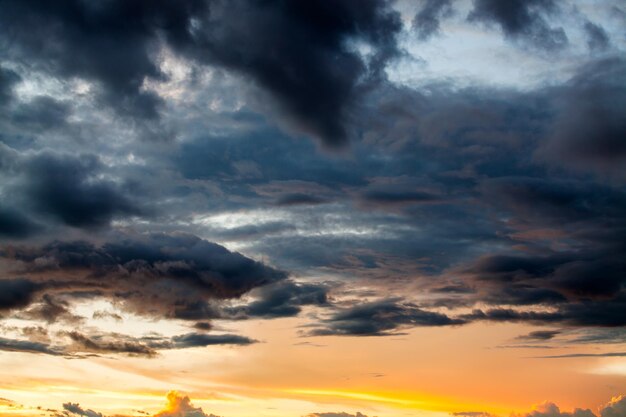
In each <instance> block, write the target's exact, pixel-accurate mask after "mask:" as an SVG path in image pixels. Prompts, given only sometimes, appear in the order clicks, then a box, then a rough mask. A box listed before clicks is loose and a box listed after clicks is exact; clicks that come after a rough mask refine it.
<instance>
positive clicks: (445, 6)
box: [413, 0, 453, 41]
mask: <svg viewBox="0 0 626 417" xmlns="http://www.w3.org/2000/svg"><path fill="white" fill-rule="evenodd" d="M452 12H453V11H452V0H424V1H423V3H422V7H421V9H420V11H419V12H417V14H416V15H415V17H414V18H413V28H414V29H415V30H416V31H417V34H418V37H419V38H420V39H421V40H423V41H425V40H428V39H430V38H431V37H433V36H435V35H437V34H438V33H439V26H440V20H441V19H442V18H444V17H447V16H449V15H451V14H452Z"/></svg>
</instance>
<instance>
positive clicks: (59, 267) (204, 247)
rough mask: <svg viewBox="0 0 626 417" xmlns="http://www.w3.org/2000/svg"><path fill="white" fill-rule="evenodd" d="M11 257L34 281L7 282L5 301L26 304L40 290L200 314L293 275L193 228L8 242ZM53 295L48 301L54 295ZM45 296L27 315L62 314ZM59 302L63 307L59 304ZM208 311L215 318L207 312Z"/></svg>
mask: <svg viewBox="0 0 626 417" xmlns="http://www.w3.org/2000/svg"><path fill="white" fill-rule="evenodd" d="M1 255H2V257H3V258H5V260H9V261H11V262H13V263H15V265H16V266H15V267H16V268H17V270H19V271H20V272H21V273H22V274H24V275H26V276H29V277H30V280H13V281H6V280H4V281H1V282H2V283H3V285H4V286H6V287H7V288H8V289H9V290H11V291H5V292H3V295H5V294H6V295H5V297H4V298H6V300H3V305H5V306H6V307H5V308H12V307H24V306H26V305H27V304H28V303H29V302H31V301H33V296H32V295H33V293H34V291H35V290H36V289H38V288H41V289H42V290H43V291H48V292H53V293H56V294H60V295H65V297H66V298H69V299H71V298H76V297H78V298H80V297H85V296H89V297H104V298H108V299H111V300H114V301H115V300H118V301H120V302H121V303H122V304H121V305H123V306H124V307H125V308H127V309H129V310H131V311H134V312H136V313H139V314H144V315H150V316H157V317H170V318H173V317H177V318H183V319H198V318H203V317H202V316H200V317H196V316H195V315H194V314H191V312H192V311H195V310H197V308H198V306H199V305H205V306H207V308H210V306H211V303H217V302H218V301H219V300H224V299H231V298H236V297H240V296H241V295H243V294H244V293H246V292H248V291H250V290H251V289H253V288H255V287H259V286H263V285H267V284H270V283H274V282H278V281H281V280H284V279H285V278H286V276H287V275H286V273H284V272H282V271H279V270H276V269H273V268H270V267H268V266H265V265H263V264H261V263H259V262H256V261H253V260H251V259H249V258H246V257H244V256H243V255H240V254H238V253H234V252H230V251H228V250H227V249H225V248H224V247H222V246H219V245H217V244H214V243H211V242H208V241H206V240H202V239H200V238H198V237H196V236H193V235H188V234H164V233H161V234H149V235H135V236H130V235H129V236H119V237H117V239H115V240H112V241H110V242H108V243H105V244H102V245H99V246H96V245H94V244H92V243H89V242H86V241H76V242H59V241H56V242H52V243H49V244H45V245H41V246H13V247H5V248H4V249H3V250H2V253H1ZM46 300H47V301H46ZM51 303H52V301H51V299H50V298H48V299H46V298H45V297H44V303H43V304H42V307H40V308H39V309H38V310H37V309H35V310H30V311H27V312H26V313H25V314H30V316H31V317H33V318H35V317H40V318H42V319H44V320H46V321H51V320H55V318H58V317H59V315H60V314H61V313H65V311H64V307H63V306H62V305H58V304H51ZM54 306H56V308H52V307H54ZM204 318H211V317H210V316H209V317H206V316H204Z"/></svg>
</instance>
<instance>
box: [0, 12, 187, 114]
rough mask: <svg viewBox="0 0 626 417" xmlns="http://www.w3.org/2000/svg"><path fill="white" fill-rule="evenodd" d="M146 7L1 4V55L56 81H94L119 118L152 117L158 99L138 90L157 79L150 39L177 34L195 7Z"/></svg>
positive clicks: (157, 69) (183, 28) (157, 74)
mask: <svg viewBox="0 0 626 417" xmlns="http://www.w3.org/2000/svg"><path fill="white" fill-rule="evenodd" d="M151 3H152V2H132V4H131V3H128V2H123V1H114V2H107V3H106V4H101V5H91V4H89V3H85V2H83V1H79V0H72V1H69V2H65V3H64V4H63V5H58V4H52V3H49V2H46V1H35V2H26V3H25V2H20V1H4V2H3V11H4V12H3V13H2V17H0V21H1V22H2V26H3V30H2V37H3V39H2V41H3V43H5V44H6V45H7V46H8V48H7V50H6V51H5V56H6V57H7V58H8V57H10V58H12V59H17V60H25V61H28V62H30V63H31V65H33V66H34V67H35V68H36V69H41V70H44V71H50V72H51V73H53V74H55V75H58V76H60V77H80V78H85V79H88V80H90V81H94V82H96V83H98V84H100V87H101V90H102V91H101V94H100V95H101V98H102V99H103V100H104V101H105V102H107V103H108V104H110V105H111V106H113V107H114V108H115V109H116V110H117V111H118V112H119V113H120V114H129V113H130V114H132V115H134V116H136V117H142V118H154V117H156V116H157V111H158V107H159V104H160V99H159V98H158V97H157V96H156V95H154V94H153V93H150V92H145V91H142V90H141V86H142V83H143V81H144V78H145V77H152V78H159V77H162V74H161V73H160V71H159V68H158V65H157V64H156V63H155V62H154V61H153V59H152V58H151V56H150V55H151V53H152V52H155V50H154V49H152V47H153V46H155V45H154V36H155V34H156V31H157V30H158V28H159V27H164V28H168V29H169V31H170V32H171V33H172V36H180V33H183V32H184V31H185V29H186V26H185V24H186V21H187V19H188V17H189V13H190V9H193V8H195V7H194V5H193V2H184V3H183V2H181V3H177V4H176V5H175V4H173V3H171V2H167V1H161V2H159V4H155V3H153V4H154V6H155V7H151V6H150V4H151ZM52 45H54V47H52Z"/></svg>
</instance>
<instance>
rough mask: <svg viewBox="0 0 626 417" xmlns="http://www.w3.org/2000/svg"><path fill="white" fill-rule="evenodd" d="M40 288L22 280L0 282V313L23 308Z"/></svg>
mask: <svg viewBox="0 0 626 417" xmlns="http://www.w3.org/2000/svg"><path fill="white" fill-rule="evenodd" d="M40 287H41V286H40V285H39V284H37V283H36V282H33V281H30V280H28V279H24V278H13V279H6V278H5V279H1V280H0V311H2V310H9V309H13V308H19V307H25V306H27V305H28V304H30V302H31V301H32V300H33V298H34V296H35V293H36V292H37V290H38V289H39V288H40Z"/></svg>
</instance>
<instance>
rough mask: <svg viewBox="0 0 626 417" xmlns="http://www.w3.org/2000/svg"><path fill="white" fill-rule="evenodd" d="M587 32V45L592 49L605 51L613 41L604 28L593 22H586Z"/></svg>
mask: <svg viewBox="0 0 626 417" xmlns="http://www.w3.org/2000/svg"><path fill="white" fill-rule="evenodd" d="M585 33H586V35H587V46H588V47H589V49H590V50H591V51H605V50H606V49H608V47H609V45H610V43H611V41H610V39H609V35H608V34H607V33H606V31H605V30H604V28H603V27H602V26H600V25H596V24H595V23H593V22H590V21H587V22H585Z"/></svg>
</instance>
